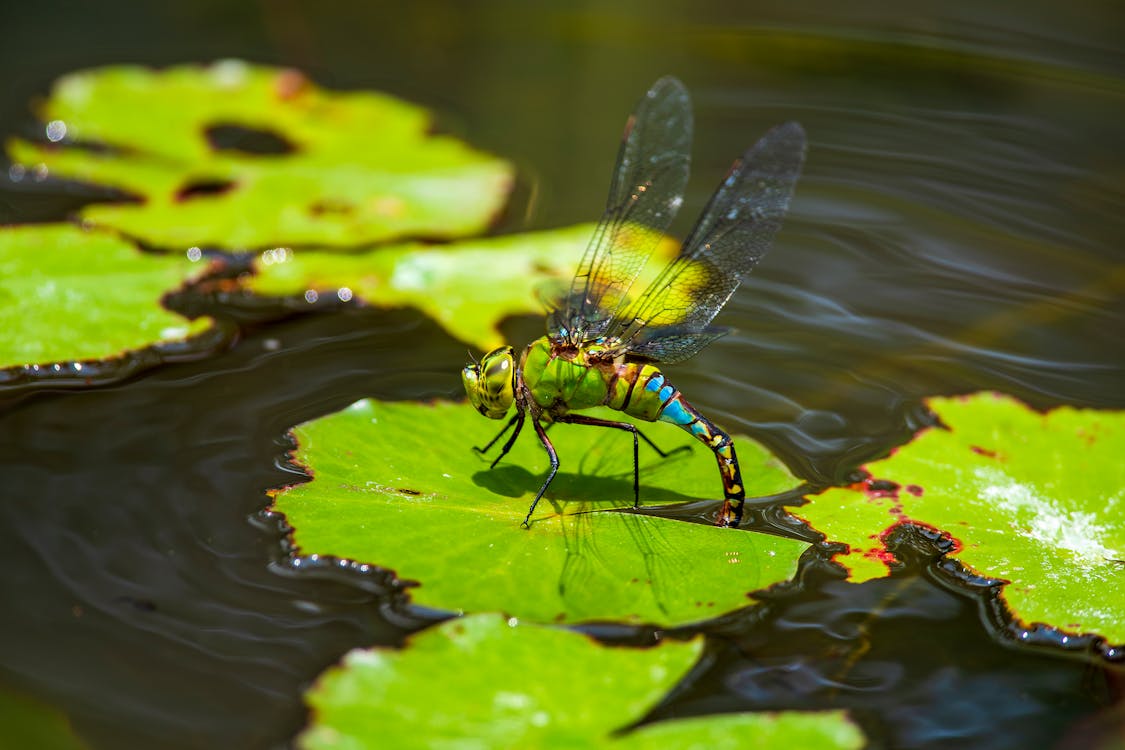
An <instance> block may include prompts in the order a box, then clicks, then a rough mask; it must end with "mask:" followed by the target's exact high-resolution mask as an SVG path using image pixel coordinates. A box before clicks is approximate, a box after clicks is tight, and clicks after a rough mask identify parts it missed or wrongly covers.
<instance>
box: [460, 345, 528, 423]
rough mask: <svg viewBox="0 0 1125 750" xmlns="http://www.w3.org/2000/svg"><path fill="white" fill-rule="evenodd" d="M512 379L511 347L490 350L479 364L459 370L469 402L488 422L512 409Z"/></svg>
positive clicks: (513, 399) (514, 366)
mask: <svg viewBox="0 0 1125 750" xmlns="http://www.w3.org/2000/svg"><path fill="white" fill-rule="evenodd" d="M515 378H516V365H515V357H514V355H513V353H512V347H510V346H501V347H500V348H498V349H493V350H492V351H490V352H489V353H488V354H486V355H484V356H483V357H481V360H480V362H473V363H472V364H469V365H466V366H465V369H463V370H462V371H461V382H462V383H464V385H465V393H466V394H468V396H469V403H471V404H472V405H473V408H474V409H476V410H477V411H479V412H480V413H481V414H483V415H484V416H486V417H488V418H489V419H500V418H502V417H503V416H504V415H505V414H507V413H508V410H509V409H510V408H512V402H513V401H515V398H516V391H515Z"/></svg>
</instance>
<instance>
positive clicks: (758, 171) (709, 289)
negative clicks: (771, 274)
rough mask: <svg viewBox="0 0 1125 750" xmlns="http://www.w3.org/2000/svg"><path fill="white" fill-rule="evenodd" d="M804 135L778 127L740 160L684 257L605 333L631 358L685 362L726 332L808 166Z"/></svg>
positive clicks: (684, 249) (688, 241) (794, 125)
mask: <svg viewBox="0 0 1125 750" xmlns="http://www.w3.org/2000/svg"><path fill="white" fill-rule="evenodd" d="M805 148H806V141H805V131H804V130H803V129H802V128H801V126H800V125H798V124H797V123H795V122H790V123H786V124H784V125H779V126H778V127H776V128H774V129H773V130H771V131H769V132H768V133H766V135H765V136H763V137H762V139H761V140H760V141H758V142H757V143H756V144H754V146H752V147H751V148H750V149H748V150H747V151H746V153H744V154H743V155H742V157H741V158H740V159H738V160H737V161H735V163H734V165H733V166H732V167H731V169H730V172H728V173H727V176H726V177H725V178H724V179H723V181H722V182H721V183H720V184H719V187H718V189H717V190H716V191H715V194H714V196H712V198H711V201H710V202H709V203H708V204H707V208H706V209H705V210H704V211H703V215H702V216H700V218H699V221H698V222H697V223H696V225H695V228H694V229H692V231H691V234H690V235H688V238H687V239H686V240H685V241H684V244H683V247H682V249H681V250H680V254H679V255H678V256H677V257H676V258H675V259H674V260H673V261H672V262H671V263H669V264H668V266H666V267H665V268H664V270H662V271H661V272H660V274H659V275H658V276H657V278H656V279H655V280H654V281H653V282H652V284H650V285H649V287H648V289H646V290H645V292H644V293H643V294H642V295H641V296H640V297H638V298H637V299H636V300H635V301H634V302H633V303H632V304H631V305H629V307H628V308H627V309H625V310H623V311H622V313H621V315H620V316H619V317H617V318H616V319H614V320H613V321H612V323H611V324H610V325H609V326H608V327H607V336H615V337H617V338H618V339H619V340H620V342H621V346H622V347H623V348H624V349H625V350H626V351H627V352H628V353H630V354H637V355H638V356H642V357H645V358H648V359H652V360H656V361H661V362H675V361H678V360H681V359H686V358H688V357H690V356H692V355H693V354H695V353H696V352H698V351H699V350H700V349H702V348H703V347H704V346H706V345H707V344H708V343H710V342H711V341H713V340H714V339H716V338H718V337H719V336H721V335H722V334H723V333H724V332H725V331H722V330H720V329H713V328H710V327H709V324H710V323H711V321H712V320H713V319H714V317H715V315H716V314H717V313H718V312H719V310H720V309H722V307H723V305H725V304H726V302H727V300H728V299H730V296H731V294H733V293H734V290H735V289H737V288H738V285H739V284H740V283H742V280H743V279H744V278H745V277H746V275H747V274H749V273H750V271H751V270H752V269H753V268H754V266H755V265H757V263H758V261H759V260H761V259H762V256H764V255H765V254H766V251H767V250H769V248H770V245H771V244H772V243H773V238H774V235H776V234H777V230H778V229H779V228H780V227H781V222H782V219H783V218H784V216H785V211H786V209H787V208H788V207H789V199H790V198H791V197H792V195H793V188H794V186H795V185H796V183H797V178H798V177H799V176H800V173H801V167H802V165H803V164H804V160H805Z"/></svg>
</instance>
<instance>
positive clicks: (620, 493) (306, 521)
mask: <svg viewBox="0 0 1125 750" xmlns="http://www.w3.org/2000/svg"><path fill="white" fill-rule="evenodd" d="M590 413H591V414H594V413H597V412H594V411H591V412H590ZM610 415H612V416H613V417H614V418H617V419H620V418H622V416H623V415H621V414H620V413H618V412H609V411H608V410H605V412H604V413H603V416H610ZM500 425H501V423H498V422H489V421H487V420H485V419H484V418H482V417H481V416H480V415H479V414H477V413H476V411H474V410H473V409H472V408H471V407H469V406H468V405H467V404H456V403H449V402H437V403H433V404H406V403H382V402H377V401H373V400H364V401H359V402H356V403H355V404H353V405H352V406H351V407H349V408H347V409H345V410H343V411H340V412H337V413H335V414H331V415H329V416H327V417H324V418H322V419H318V420H314V421H312V422H308V423H305V424H303V425H300V426H299V427H297V428H296V429H295V430H294V432H295V435H296V438H297V442H298V449H297V452H296V456H295V458H296V460H297V461H299V462H300V463H301V464H302V465H304V466H305V467H307V468H308V470H309V471H310V473H312V475H313V477H314V479H313V481H312V482H309V483H307V484H301V485H297V486H294V487H289V488H286V489H284V490H279V491H276V493H275V503H276V509H277V510H278V511H280V512H282V513H284V514H285V515H286V517H287V518H288V520H289V523H290V524H292V525H293V526H294V529H295V530H294V532H293V534H294V541H295V543H296V545H297V546H298V548H299V550H300V552H301V553H302V554H306V555H311V554H319V555H335V556H338V557H343V558H348V559H352V560H359V561H363V562H368V563H374V564H377V565H380V566H384V567H388V568H393V569H394V570H395V571H396V572H397V574H398V575H399V576H400V578H403V579H413V580H417V581H420V582H421V585H420V586H419V587H418V588H416V589H413V596H414V599H415V601H416V602H418V603H419V604H422V605H426V606H431V607H438V608H442V609H446V610H454V611H462V610H465V611H473V612H485V611H501V612H505V613H507V614H510V615H514V616H517V617H520V618H525V619H530V620H535V621H539V622H555V621H588V620H604V619H613V620H626V621H632V622H650V623H658V624H676V623H685V622H692V621H697V620H702V619H705V618H709V617H714V616H717V615H719V614H722V613H724V612H727V611H729V610H732V609H735V608H738V607H741V606H746V605H748V604H750V603H751V601H750V599H748V598H747V594H748V593H749V592H752V591H754V590H757V589H761V588H765V587H767V586H770V585H772V584H774V583H777V582H779V581H784V580H787V579H789V578H790V577H791V576H792V575H793V572H794V571H795V569H796V563H797V558H798V557H799V555H800V554H801V552H803V551H804V550H805V548H806V546H807V545H806V544H804V543H802V542H797V541H794V540H792V539H782V538H780V537H775V536H768V535H764V534H757V533H750V532H746V531H739V530H736V529H723V528H715V527H713V526H707V525H700V524H691V523H685V522H681V521H674V520H670V519H665V518H658V517H652V516H647V515H639V514H634V513H619V512H587V511H599V510H606V509H609V508H615V507H621V506H631V505H632V501H633V486H632V484H633V483H632V454H633V452H632V441H631V439H630V438H629V435H628V434H626V433H624V432H621V431H618V430H607V429H598V428H593V427H589V426H584V425H557V426H555V427H554V428H553V429H552V430H551V440H552V441H553V442H554V443H555V447H556V448H557V450H558V454H559V458H560V460H561V463H562V466H561V469H560V472H559V475H558V476H557V477H556V479H555V481H554V483H553V484H552V485H551V488H550V490H549V491H548V493H547V495H546V496H545V497H544V499H543V501H542V502H541V503H540V507H539V508H538V509H537V510H536V514H535V516H534V517H533V519H532V524H531V527H530V528H529V529H525V528H521V526H520V524H521V522H522V521H523V518H524V516H525V514H526V513H527V509H528V506H529V505H530V503H531V500H532V498H533V497H534V495H535V492H536V491H537V490H538V488H539V485H540V483H541V482H542V480H543V478H544V477H545V475H546V470H547V465H548V464H547V458H546V455H545V453H544V451H543V449H542V447H541V446H540V445H539V444H538V441H537V440H536V437H535V434H534V431H533V430H532V428H531V427H530V426H528V427H527V428H526V429H525V431H524V434H523V435H521V436H520V439H519V440H517V442H516V444H515V446H514V447H513V449H512V451H511V453H510V454H508V456H507V457H506V458H505V459H504V460H503V461H502V462H501V463H500V464H499V465H498V466H497V467H496V468H495V469H489V460H490V459H486V458H483V457H481V456H479V455H477V454H475V453H474V452H473V451H472V449H471V446H473V445H482V444H484V443H485V442H487V440H488V439H489V438H491V437H492V435H493V434H494V433H495V432H496V431H497V429H498V428H499V427H500ZM642 429H645V430H646V433H647V434H649V435H650V436H651V437H652V439H653V440H655V441H656V442H657V444H658V445H660V446H661V447H662V448H664V449H665V450H671V449H674V448H676V447H678V446H681V445H692V446H693V447H692V449H691V450H690V451H684V452H679V453H677V454H676V455H673V456H669V457H668V458H666V459H660V458H659V456H658V455H657V454H655V453H654V452H652V451H651V450H649V449H648V448H647V447H646V446H643V445H642V453H641V500H642V502H643V503H645V504H655V503H675V502H681V501H685V500H694V499H697V498H699V497H719V496H721V483H720V479H719V475H718V469H717V468H716V466H715V460H714V457H713V456H712V455H711V452H710V451H709V450H707V449H706V448H705V447H704V446H702V445H700V444H698V443H696V442H695V441H693V440H692V438H691V437H690V436H689V435H688V434H687V433H685V432H683V431H681V430H678V429H676V428H674V427H672V426H671V425H646V426H642ZM736 441H737V443H738V450H739V458H740V460H741V462H742V475H743V478H744V479H745V482H746V485H747V494H748V495H750V496H758V495H770V494H774V493H778V492H781V491H784V490H788V489H791V488H792V487H794V486H795V485H796V484H797V481H796V480H795V479H794V478H793V477H792V475H790V474H789V472H788V471H787V470H786V469H785V467H784V466H783V465H782V464H781V463H780V462H778V461H777V460H775V459H774V458H773V457H771V456H770V455H769V453H768V452H767V451H766V450H765V449H764V448H762V447H761V446H760V445H758V444H757V443H754V442H753V441H751V440H749V439H748V438H744V437H738V438H736Z"/></svg>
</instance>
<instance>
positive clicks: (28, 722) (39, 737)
mask: <svg viewBox="0 0 1125 750" xmlns="http://www.w3.org/2000/svg"><path fill="white" fill-rule="evenodd" d="M0 724H2V725H3V727H4V740H3V744H4V745H7V746H8V747H13V748H15V747H20V748H35V749H36V750H83V748H86V747H87V745H86V743H84V742H82V741H80V740H79V739H78V738H77V737H76V736H75V735H74V731H73V730H72V729H71V727H70V722H69V721H68V720H67V718H66V716H65V715H64V714H63V713H62V712H61V711H59V710H58V709H56V708H54V707H52V706H48V705H46V704H44V703H41V702H39V701H37V700H35V699H34V698H30V697H28V696H26V695H22V694H20V693H17V692H15V691H12V690H8V689H6V688H0Z"/></svg>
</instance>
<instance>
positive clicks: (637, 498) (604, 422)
mask: <svg viewBox="0 0 1125 750" xmlns="http://www.w3.org/2000/svg"><path fill="white" fill-rule="evenodd" d="M555 421H556V422H567V423H569V424H588V425H593V426H594V427H612V428H613V429H615V430H625V431H626V432H631V433H633V507H634V508H639V507H640V505H641V469H640V444H639V443H638V442H637V436H638V435H640V436H641V437H642V438H644V440H645V442H646V443H648V444H649V445H652V447H653V448H654V449H655V450H656V452H657V453H659V454H660V455H661V456H667V455H669V454H670V453H674V452H675V451H669V452H668V453H665V452H664V451H662V450H660V449H659V448H657V447H656V446H655V445H653V443H652V441H651V440H649V439H648V438H647V437H645V436H644V435H643V434H642V433H641V431H640V430H638V429H637V427H636V425H632V424H629V423H628V422H614V421H613V420H609V419H598V418H597V417H587V416H585V415H583V414H562V415H560V416H557V417H555Z"/></svg>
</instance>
